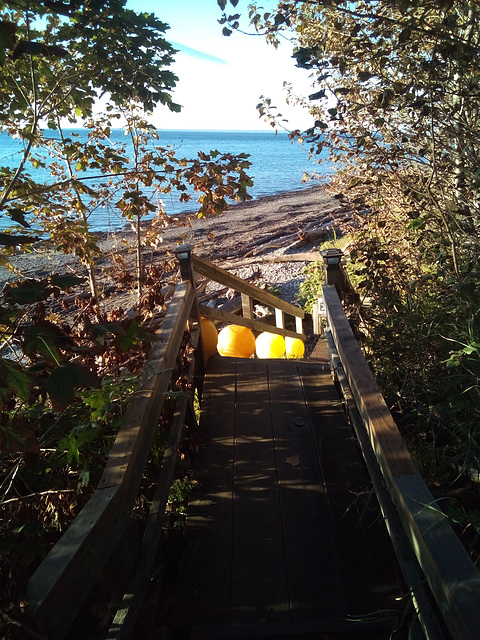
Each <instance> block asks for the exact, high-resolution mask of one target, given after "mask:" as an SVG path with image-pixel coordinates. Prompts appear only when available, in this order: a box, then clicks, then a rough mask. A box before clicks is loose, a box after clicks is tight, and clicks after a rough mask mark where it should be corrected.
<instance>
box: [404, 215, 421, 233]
mask: <svg viewBox="0 0 480 640" xmlns="http://www.w3.org/2000/svg"><path fill="white" fill-rule="evenodd" d="M424 224H425V220H424V219H423V218H415V219H414V220H410V222H409V223H408V225H407V229H412V230H413V231H416V230H417V229H420V228H421V227H423V225H424Z"/></svg>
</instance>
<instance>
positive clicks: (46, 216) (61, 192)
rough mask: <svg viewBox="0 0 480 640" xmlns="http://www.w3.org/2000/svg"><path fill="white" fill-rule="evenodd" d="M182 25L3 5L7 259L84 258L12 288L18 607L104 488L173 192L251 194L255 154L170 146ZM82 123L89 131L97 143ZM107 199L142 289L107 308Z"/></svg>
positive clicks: (205, 199) (50, 4)
mask: <svg viewBox="0 0 480 640" xmlns="http://www.w3.org/2000/svg"><path fill="white" fill-rule="evenodd" d="M167 28H168V27H167V25H166V24H165V23H163V22H161V21H160V20H158V19H157V18H156V17H155V16H154V15H153V14H148V13H135V12H134V11H131V10H130V9H127V8H126V6H125V1H124V0H107V2H102V3H99V2H96V1H94V2H88V3H86V2H83V1H82V0H72V1H71V2H68V3H63V2H61V1H60V2H57V1H51V0H45V1H43V2H42V1H35V0H34V1H33V2H30V1H29V2H24V1H23V0H20V1H19V2H15V3H11V2H0V82H1V85H2V91H1V93H0V132H3V133H8V134H9V135H11V136H14V137H16V138H18V139H19V140H20V142H21V148H22V153H21V155H20V159H19V161H18V164H17V165H16V166H8V167H0V216H2V222H4V221H7V223H8V225H9V228H8V229H5V230H4V232H2V233H1V234H0V245H1V246H2V247H3V248H2V253H1V254H0V264H1V265H2V266H3V265H6V266H10V265H9V262H8V260H9V257H10V256H11V255H13V254H15V253H18V252H19V251H28V250H30V249H29V248H30V246H31V245H32V244H33V243H37V244H35V250H41V249H42V247H43V246H44V245H45V244H48V246H49V247H52V246H53V247H54V248H55V249H56V250H60V251H63V252H64V253H75V254H76V255H77V256H78V257H79V258H80V260H81V262H82V264H83V266H84V269H82V272H81V273H79V274H73V273H72V274H61V275H59V274H52V275H50V276H48V277H46V278H43V279H25V278H23V277H22V274H20V273H17V274H16V275H17V276H19V277H18V279H17V280H13V281H11V282H10V283H9V284H7V285H6V287H5V289H4V291H3V296H2V298H1V300H0V349H1V352H0V484H1V494H0V512H1V519H0V528H1V534H2V540H3V547H2V551H3V558H2V562H0V576H1V577H2V583H3V584H5V585H10V586H9V587H8V588H7V587H6V588H5V589H4V590H3V591H2V593H1V594H0V596H1V597H2V598H5V599H6V600H5V603H4V604H5V607H2V609H3V610H5V611H7V610H10V607H11V606H13V605H11V601H16V602H19V601H20V598H22V597H24V595H23V589H24V586H25V580H26V578H27V577H28V573H29V572H31V570H32V567H34V565H35V564H36V563H38V561H39V560H40V559H41V558H42V557H43V556H44V554H45V552H46V550H47V549H48V548H49V547H50V546H51V544H52V543H53V542H54V540H55V539H56V538H58V536H59V534H60V533H61V532H62V531H64V530H65V528H66V527H67V526H68V525H69V523H70V522H71V521H72V519H73V518H74V517H75V515H76V514H77V513H78V512H79V511H80V509H81V508H82V506H83V504H85V502H86V501H87V500H88V498H89V496H90V495H91V493H92V491H93V490H94V487H95V486H96V483H97V482H98V479H99V477H100V474H101V471H102V469H103V466H104V464H105V460H106V458H107V456H108V450H109V448H110V446H111V443H112V441H113V439H114V437H115V434H116V432H117V430H118V427H119V424H120V422H121V419H122V414H123V411H124V408H125V405H126V403H127V402H128V399H129V397H130V394H131V393H132V391H133V389H134V387H135V381H136V379H137V377H138V375H139V372H140V371H141V369H142V367H143V365H144V362H145V358H146V357H147V356H148V353H149V351H150V346H151V342H152V340H153V338H154V334H155V331H156V330H157V329H158V327H159V324H160V322H161V319H162V317H163V315H164V311H165V299H164V296H163V294H162V285H164V284H165V274H164V271H163V269H162V265H160V264H151V265H149V267H148V269H147V268H146V267H145V265H144V264H143V260H142V251H143V250H144V247H145V246H150V247H156V246H157V244H158V243H159V242H160V241H161V233H162V229H163V227H164V226H165V225H166V224H167V223H168V216H167V214H166V211H165V210H164V208H163V205H162V202H161V197H162V195H164V194H167V193H171V192H172V193H176V194H177V195H178V197H179V199H180V201H182V202H186V201H188V200H189V199H190V198H192V197H193V196H192V194H193V193H194V192H196V193H197V194H199V196H198V202H199V205H198V215H199V216H204V215H210V214H215V213H219V212H221V211H223V210H225V209H226V207H227V206H228V205H227V200H229V199H233V200H243V199H247V198H249V197H250V196H249V195H248V193H247V188H248V186H250V185H251V180H250V178H249V176H248V175H247V174H246V171H247V170H248V167H249V166H250V163H249V161H248V157H247V156H246V155H245V154H238V155H232V154H229V153H223V154H221V153H219V152H218V151H216V150H212V151H210V152H209V153H204V152H201V153H199V154H198V155H197V157H194V158H184V157H182V156H181V155H180V154H179V153H178V152H177V150H175V149H173V148H162V147H159V146H156V144H155V141H156V139H157V133H156V130H155V129H154V127H153V126H152V125H151V124H149V122H148V113H149V112H151V111H152V110H153V108H154V107H156V106H158V105H164V106H166V107H167V108H169V109H170V110H172V111H178V110H179V109H180V107H179V105H177V104H175V102H173V99H172V91H173V89H174V87H175V84H176V80H177V78H176V76H175V75H174V74H173V73H172V71H171V70H170V69H169V67H170V64H171V63H172V61H173V55H174V53H175V51H174V49H173V48H172V46H171V44H170V43H168V42H167V40H166V39H165V31H166V29H167ZM99 98H102V104H103V105H104V109H105V112H104V114H101V115H98V114H96V113H95V111H96V109H95V105H97V104H98V99H99ZM74 124H80V125H83V126H84V127H86V128H87V130H88V136H87V139H86V140H85V139H84V137H83V138H82V137H81V136H79V135H77V134H76V133H75V132H74V131H73V132H72V131H71V126H72V125H74ZM114 126H123V128H124V129H125V132H126V133H127V134H128V136H129V138H130V145H128V144H127V143H126V142H125V143H124V144H117V145H115V144H113V143H112V141H111V132H112V129H113V127H114ZM132 150H133V151H132ZM38 169H40V170H41V172H40V171H37V170H38ZM39 175H42V176H44V177H42V178H39V177H38V176H39ZM45 176H46V177H45ZM107 206H109V207H113V208H116V209H117V210H118V211H119V213H120V215H121V216H123V218H124V219H125V221H126V222H129V223H131V224H132V226H133V227H134V229H135V232H136V243H137V273H136V276H135V279H136V282H137V285H138V293H139V296H138V301H137V304H136V306H135V307H134V309H133V310H132V311H133V313H129V314H126V313H125V311H124V310H122V309H120V308H118V307H114V308H112V305H109V309H108V310H107V309H106V306H105V305H104V304H103V302H102V299H101V292H100V291H99V287H98V283H97V280H96V278H97V272H98V270H97V269H96V258H97V257H98V256H99V253H100V248H99V245H98V238H97V236H96V235H95V234H94V233H92V231H91V229H90V216H91V214H92V212H94V211H95V210H96V209H97V208H105V207H107ZM39 240H42V241H46V242H45V243H44V244H38V241H39ZM118 261H119V262H120V261H121V258H118ZM10 268H11V267H10ZM165 268H166V269H167V270H169V269H170V267H169V266H166V267H165ZM85 275H86V276H88V282H89V286H90V297H86V296H85V291H84V290H83V289H84V288H85V284H86V278H85ZM127 278H130V276H129V275H128V274H122V280H123V279H127ZM162 280H163V282H162ZM120 286H121V283H120ZM179 393H183V391H182V390H175V391H173V392H172V394H173V395H175V394H179ZM171 404H172V403H169V402H166V405H165V406H166V409H165V415H164V416H162V418H161V420H160V426H162V425H164V424H165V425H166V424H168V420H169V415H168V407H169V406H170V405H171ZM172 406H173V405H172ZM164 446H165V437H164V434H162V430H161V429H159V433H158V436H157V438H156V441H155V444H154V448H153V454H152V460H153V462H152V464H151V468H150V467H149V468H148V469H147V471H146V477H145V486H144V487H143V488H142V491H143V490H145V491H146V492H147V493H148V491H149V490H150V488H151V486H150V485H151V481H150V474H155V473H156V472H157V470H158V462H159V460H160V458H161V455H162V451H163V447H164ZM150 497H151V496H150ZM145 501H146V498H145ZM137 511H142V509H141V508H139V509H137ZM134 516H135V514H134ZM17 613H19V612H18V611H15V614H17ZM19 615H20V614H19ZM14 617H15V616H14ZM12 624H13V623H12Z"/></svg>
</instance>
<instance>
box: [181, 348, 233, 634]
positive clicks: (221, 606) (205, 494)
mask: <svg viewBox="0 0 480 640" xmlns="http://www.w3.org/2000/svg"><path fill="white" fill-rule="evenodd" d="M235 370H236V360H235V359H234V358H221V357H220V356H213V357H212V358H210V359H209V361H208V364H207V372H206V378H205V384H204V389H203V395H202V409H201V416H200V431H199V433H200V436H201V438H202V442H201V446H200V450H199V452H198V454H197V455H196V458H195V462H194V467H193V480H194V482H195V485H194V488H193V490H192V494H191V497H190V501H189V506H188V512H187V527H186V535H185V549H184V551H183V553H182V560H181V564H180V568H179V572H178V581H177V585H176V606H175V613H174V616H173V624H172V626H173V628H174V629H177V630H179V631H180V633H182V632H183V631H184V630H188V629H190V627H191V626H192V625H205V624H229V623H230V618H231V615H230V603H231V571H232V566H231V565H232V560H231V553H232V521H233V445H234V419H235Z"/></svg>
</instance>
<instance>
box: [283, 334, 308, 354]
mask: <svg viewBox="0 0 480 640" xmlns="http://www.w3.org/2000/svg"><path fill="white" fill-rule="evenodd" d="M285 355H286V356H287V358H303V356H304V355H305V345H304V344H303V341H302V340H300V338H289V337H288V336H287V337H286V338H285Z"/></svg>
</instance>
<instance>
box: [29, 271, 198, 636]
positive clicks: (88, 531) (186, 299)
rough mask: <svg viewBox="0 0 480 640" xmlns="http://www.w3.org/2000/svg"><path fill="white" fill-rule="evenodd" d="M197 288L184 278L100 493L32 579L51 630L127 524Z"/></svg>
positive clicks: (88, 585)
mask: <svg viewBox="0 0 480 640" xmlns="http://www.w3.org/2000/svg"><path fill="white" fill-rule="evenodd" d="M193 296H194V293H193V289H192V287H191V285H190V284H189V283H182V284H180V285H179V287H178V290H177V293H176V294H175V296H174V298H173V299H172V301H171V303H170V305H169V310H168V312H167V315H166V316H165V318H164V321H163V323H162V328H161V330H160V335H159V339H158V342H157V343H156V344H155V345H154V347H153V350H152V354H151V356H150V358H149V359H148V361H147V364H146V366H145V370H144V375H143V381H142V384H141V386H140V388H139V389H138V390H137V391H136V394H135V397H134V399H133V400H132V402H131V403H130V405H129V408H128V409H127V414H126V418H125V422H124V424H123V426H122V427H121V428H120V431H119V434H118V436H117V438H116V440H115V443H114V445H113V448H112V454H111V458H109V460H108V462H107V465H106V467H105V470H104V473H103V475H102V478H101V480H100V483H99V485H98V488H97V491H96V493H95V494H94V495H93V496H92V498H91V499H90V501H89V502H88V503H87V505H86V506H85V507H84V508H83V509H82V511H81V512H80V514H79V515H78V516H77V518H76V519H75V520H74V522H73V523H72V525H71V526H70V527H69V529H68V530H67V531H66V532H65V534H64V535H63V536H62V538H61V539H60V540H59V542H58V543H57V544H56V545H55V547H54V548H53V549H52V551H51V552H50V553H49V555H48V556H47V557H46V558H45V560H44V561H43V563H42V564H41V565H40V567H39V569H38V570H37V571H36V572H35V574H34V575H33V576H32V578H31V579H30V581H29V587H28V591H29V598H31V601H32V608H33V609H34V611H35V614H36V615H37V616H38V618H39V619H41V620H42V621H43V624H44V625H45V627H46V628H47V629H49V630H51V634H52V638H62V637H64V634H65V633H66V632H67V630H68V628H69V626H70V624H71V623H72V622H73V619H74V617H75V615H76V614H77V613H78V611H79V610H80V608H81V606H82V605H83V602H84V601H85V599H86V597H87V595H88V593H89V591H90V590H91V589H92V587H93V585H94V584H95V582H96V580H97V578H98V577H99V576H100V574H101V572H102V570H103V568H104V566H105V564H106V563H107V561H108V559H109V557H110V555H111V554H112V553H113V551H114V549H115V545H116V543H117V542H118V540H119V539H120V536H121V535H122V533H123V531H124V530H125V528H126V526H127V523H128V521H129V518H130V514H131V509H132V507H133V502H134V500H135V496H136V494H137V492H138V487H139V485H140V482H141V479H142V475H143V468H144V466H145V462H146V460H147V458H148V455H149V451H150V446H151V442H152V439H153V435H154V433H155V429H156V425H157V422H158V417H159V415H160V412H161V409H162V406H163V401H164V398H165V392H166V391H167V389H168V385H169V382H170V376H171V370H172V368H173V365H174V362H175V359H176V357H177V354H178V349H179V346H180V342H181V339H182V337H183V333H184V330H185V324H186V320H187V318H188V314H189V311H190V308H191V305H192V302H193ZM120 488H121V489H120ZM91 559H93V561H92V560H91ZM59 611H61V614H59V613H58V612H59Z"/></svg>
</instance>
